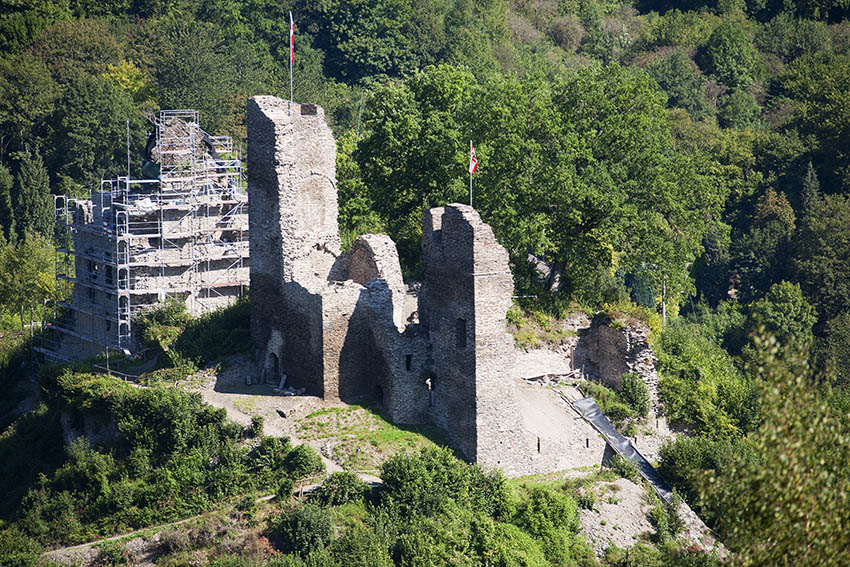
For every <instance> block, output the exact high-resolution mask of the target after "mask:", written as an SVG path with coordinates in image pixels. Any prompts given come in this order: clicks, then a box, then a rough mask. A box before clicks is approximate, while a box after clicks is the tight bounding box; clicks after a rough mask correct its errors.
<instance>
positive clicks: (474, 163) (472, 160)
mask: <svg viewBox="0 0 850 567" xmlns="http://www.w3.org/2000/svg"><path fill="white" fill-rule="evenodd" d="M476 169H478V156H476V155H475V146H473V145H472V140H470V141H469V206H470V207H471V206H472V174H473V173H475V170H476Z"/></svg>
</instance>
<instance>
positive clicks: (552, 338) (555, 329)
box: [506, 304, 577, 349]
mask: <svg viewBox="0 0 850 567" xmlns="http://www.w3.org/2000/svg"><path fill="white" fill-rule="evenodd" d="M506 319H507V321H508V329H509V330H510V332H511V333H512V334H513V336H514V342H515V343H516V345H517V346H518V347H519V348H523V349H532V348H540V347H542V346H545V345H554V346H557V345H563V344H565V343H566V342H567V341H568V340H569V339H571V338H573V337H576V336H577V334H576V332H575V330H573V329H567V328H565V327H564V322H563V321H562V320H560V319H556V318H554V317H552V316H551V315H549V314H547V313H545V312H543V311H540V310H536V309H523V308H522V307H520V306H519V305H517V304H514V305H512V306H511V308H510V309H509V310H508V313H507V316H506Z"/></svg>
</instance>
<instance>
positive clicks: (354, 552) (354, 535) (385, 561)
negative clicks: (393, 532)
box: [331, 527, 393, 567]
mask: <svg viewBox="0 0 850 567" xmlns="http://www.w3.org/2000/svg"><path fill="white" fill-rule="evenodd" d="M331 550H332V551H333V554H334V557H335V558H336V559H337V560H338V561H339V562H340V564H342V565H345V567H393V561H392V558H391V557H390V555H389V552H388V551H387V549H386V548H385V547H384V546H383V545H382V543H381V541H380V540H379V539H378V538H376V537H375V535H374V533H373V532H372V531H371V530H369V529H366V528H363V527H355V528H351V529H349V530H347V531H346V532H345V534H343V536H342V537H340V538H339V539H337V540H335V541H334V542H333V544H331Z"/></svg>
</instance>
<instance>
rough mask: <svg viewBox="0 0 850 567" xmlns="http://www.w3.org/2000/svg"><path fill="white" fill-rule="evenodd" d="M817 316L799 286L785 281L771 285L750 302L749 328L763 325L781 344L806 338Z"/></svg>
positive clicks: (754, 328)
mask: <svg viewBox="0 0 850 567" xmlns="http://www.w3.org/2000/svg"><path fill="white" fill-rule="evenodd" d="M817 319H818V316H817V311H815V309H814V307H812V306H811V305H810V304H809V302H808V301H806V298H804V297H803V292H802V291H801V290H800V285H799V284H793V283H789V282H786V281H783V282H779V283H776V284H773V285H772V286H770V289H769V290H768V292H767V294H765V296H764V297H763V298H761V299H760V300H758V301H756V302H755V303H753V304H752V305H750V328H751V329H752V330H756V329H758V328H759V327H763V329H764V331H766V332H768V333H770V334H772V335H774V336H775V337H776V338H777V340H779V342H780V344H782V345H787V344H788V343H789V342H791V341H803V342H807V341H810V340H811V338H812V327H814V324H815V323H816V322H817Z"/></svg>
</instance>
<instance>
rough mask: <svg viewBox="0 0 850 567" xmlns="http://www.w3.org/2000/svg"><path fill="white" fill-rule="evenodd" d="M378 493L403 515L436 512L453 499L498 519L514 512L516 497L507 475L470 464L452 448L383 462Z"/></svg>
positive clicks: (432, 450) (437, 449) (432, 513)
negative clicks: (508, 484) (463, 460)
mask: <svg viewBox="0 0 850 567" xmlns="http://www.w3.org/2000/svg"><path fill="white" fill-rule="evenodd" d="M381 480H383V484H382V485H381V487H380V489H379V491H378V496H379V501H380V502H381V503H383V504H384V505H385V506H386V507H387V508H388V509H391V510H392V511H393V513H398V514H399V515H400V516H402V517H404V516H419V515H423V516H432V515H435V514H437V513H438V512H439V511H440V510H441V509H442V508H443V506H445V505H446V504H447V502H448V501H449V500H456V501H458V502H463V503H464V504H466V505H468V506H469V507H470V508H471V509H472V510H476V511H481V512H485V513H487V514H488V515H490V516H492V517H493V518H496V519H501V518H504V517H506V516H507V515H509V514H510V513H511V510H512V507H513V497H512V496H511V493H510V490H509V489H508V486H507V482H506V481H505V478H504V476H502V474H501V473H500V472H498V471H491V472H485V471H483V470H482V469H480V468H478V467H475V466H470V465H467V464H466V463H464V462H462V461H460V460H458V459H457V457H455V456H454V455H453V454H452V453H451V451H449V450H448V449H442V448H428V449H425V450H423V451H422V452H420V453H419V454H418V455H415V456H414V455H404V454H401V453H399V454H397V455H395V456H393V457H391V458H390V459H387V460H386V461H384V464H383V465H382V466H381Z"/></svg>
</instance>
